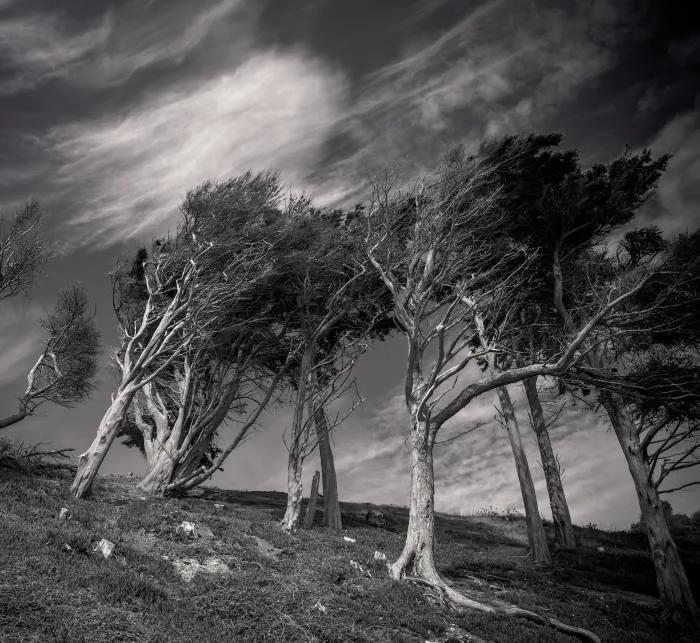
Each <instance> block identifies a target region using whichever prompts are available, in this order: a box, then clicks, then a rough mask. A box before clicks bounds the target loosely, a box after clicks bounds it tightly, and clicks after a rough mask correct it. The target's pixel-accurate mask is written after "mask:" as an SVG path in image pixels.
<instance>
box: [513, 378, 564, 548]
mask: <svg viewBox="0 0 700 643" xmlns="http://www.w3.org/2000/svg"><path fill="white" fill-rule="evenodd" d="M537 379H538V378H537V377H529V378H528V379H526V380H523V387H524V388H525V395H526V397H527V402H528V407H529V418H530V424H531V425H532V429H533V431H534V432H535V435H536V437H537V446H538V447H539V451H540V459H541V460H540V462H541V464H542V470H543V471H544V479H545V482H546V484H547V495H548V496H549V507H550V509H551V511H552V524H553V526H554V542H555V543H556V544H557V545H559V546H560V547H563V548H566V549H575V548H576V536H575V534H574V526H573V523H572V522H571V513H570V512H569V503H568V502H567V500H566V494H565V493H564V484H563V482H562V468H561V466H560V463H559V459H558V458H557V456H556V454H555V453H554V449H553V448H552V442H551V440H550V439H549V427H550V426H551V425H552V424H553V423H554V422H555V421H556V417H557V415H558V413H559V411H560V410H561V407H560V408H559V411H557V412H555V413H554V414H553V417H552V416H549V417H548V416H547V415H545V411H544V408H543V404H542V400H541V398H540V393H539V390H538V387H537Z"/></svg>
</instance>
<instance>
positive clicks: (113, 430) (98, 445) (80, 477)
mask: <svg viewBox="0 0 700 643" xmlns="http://www.w3.org/2000/svg"><path fill="white" fill-rule="evenodd" d="M135 393H136V389H133V388H126V389H121V390H119V391H118V392H117V394H116V396H115V398H114V400H113V401H112V403H111V404H110V405H109V408H108V409H107V412H106V413H105V414H104V416H103V418H102V421H101V422H100V426H99V427H98V429H97V435H96V436H95V439H94V440H93V441H92V444H91V445H90V448H89V449H88V450H87V451H86V452H85V453H83V454H82V455H81V456H80V457H79V458H78V470H77V471H76V474H75V479H74V480H73V485H72V486H71V492H72V493H73V495H74V496H75V497H76V498H86V497H87V496H88V495H89V494H90V491H91V490H92V483H93V482H94V480H95V476H97V472H98V471H99V469H100V466H101V465H102V462H103V461H104V459H105V456H106V455H107V451H109V447H111V446H112V442H114V438H115V437H116V435H117V431H118V430H119V426H120V425H121V423H122V420H123V419H124V416H125V415H126V412H127V410H128V408H129V405H130V404H131V400H132V399H133V397H134V394H135Z"/></svg>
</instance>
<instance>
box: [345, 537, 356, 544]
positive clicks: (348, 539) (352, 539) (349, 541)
mask: <svg viewBox="0 0 700 643" xmlns="http://www.w3.org/2000/svg"><path fill="white" fill-rule="evenodd" d="M343 540H344V541H345V542H346V543H356V542H357V541H356V540H355V539H354V538H350V536H343Z"/></svg>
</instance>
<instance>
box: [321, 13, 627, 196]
mask: <svg viewBox="0 0 700 643" xmlns="http://www.w3.org/2000/svg"><path fill="white" fill-rule="evenodd" d="M590 34H591V18H590V16H589V15H588V14H587V13H586V11H584V10H583V7H582V5H581V4H580V3H572V4H571V5H569V4H567V7H566V8H565V9H560V8H556V7H553V6H552V5H545V4H544V3H538V2H524V3H519V4H518V5H517V6H514V5H511V4H507V3H504V2H500V1H498V0H497V1H495V2H488V3H483V4H481V5H480V6H479V7H478V8H476V9H475V10H473V11H472V12H471V13H468V14H467V15H465V16H464V17H463V18H462V19H461V20H460V21H458V22H457V24H455V25H454V26H453V27H452V28H450V29H449V30H447V31H446V32H445V33H443V34H441V35H439V36H438V37H435V38H431V39H430V40H423V41H421V39H420V38H418V39H413V40H412V44H411V45H410V46H409V47H407V48H406V50H405V51H404V55H403V56H402V57H401V58H400V59H399V60H397V61H395V62H394V63H392V64H390V65H387V66H386V67H384V68H382V69H380V70H378V71H377V72H376V73H374V74H373V75H372V76H371V77H369V78H368V79H367V81H366V82H365V83H364V85H363V86H362V87H361V88H360V89H359V90H358V95H357V97H356V100H355V103H354V105H353V106H352V107H351V108H350V109H349V111H348V114H347V116H346V118H345V119H344V120H343V121H342V123H340V124H339V127H338V132H339V134H338V135H340V134H342V135H343V136H345V137H346V138H348V139H350V140H352V141H354V147H355V151H354V152H353V153H352V154H349V155H346V156H344V157H343V158H339V159H336V160H335V162H334V163H333V164H331V165H330V166H328V165H326V166H324V167H323V168H320V169H319V171H318V175H317V177H316V178H317V181H318V183H319V185H320V186H325V187H326V189H330V191H331V192H332V193H334V194H343V193H344V188H347V187H348V186H349V185H350V184H352V183H354V184H357V182H358V181H360V182H363V179H364V178H365V177H366V175H367V174H368V173H370V174H371V173H374V172H377V171H378V170H380V169H382V168H383V167H384V166H386V165H395V164H397V163H401V164H402V165H403V166H404V167H403V168H402V169H404V170H405V171H406V172H407V173H408V174H411V175H413V177H415V175H416V174H417V173H421V172H423V171H424V170H425V168H426V167H428V166H430V165H431V164H432V163H434V161H435V158H436V156H437V155H438V154H439V153H440V152H442V151H444V149H445V147H446V146H448V145H453V144H454V143H456V142H458V141H459V140H461V141H462V142H464V143H465V144H467V146H470V145H472V144H474V143H476V142H477V141H478V140H480V139H481V138H482V137H483V136H484V135H496V134H501V133H504V132H507V131H513V130H516V129H523V128H524V129H529V128H532V127H536V126H537V125H538V124H540V123H542V122H545V121H546V120H548V119H551V117H552V116H553V115H555V114H556V113H557V111H558V110H559V109H560V108H561V107H562V106H563V105H564V104H566V103H567V102H568V101H571V100H573V99H575V97H576V94H577V91H578V90H579V89H580V88H581V87H583V86H584V85H585V84H586V83H588V82H590V81H591V80H592V79H594V78H595V77H596V76H598V75H599V74H601V73H602V72H603V71H605V70H606V69H608V68H609V66H610V65H611V64H612V62H613V57H612V54H611V52H610V51H609V50H608V49H607V48H606V47H604V46H601V45H600V44H598V43H596V42H595V41H594V40H593V39H592V38H591V35H590ZM455 131H459V139H457V140H455ZM406 159H410V163H409V162H408V161H407V160H406ZM411 180H412V178H411ZM365 185H366V183H365Z"/></svg>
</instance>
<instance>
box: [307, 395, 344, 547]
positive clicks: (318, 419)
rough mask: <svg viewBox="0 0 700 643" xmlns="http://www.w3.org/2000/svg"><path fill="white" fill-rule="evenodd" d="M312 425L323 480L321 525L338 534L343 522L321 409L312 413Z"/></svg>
mask: <svg viewBox="0 0 700 643" xmlns="http://www.w3.org/2000/svg"><path fill="white" fill-rule="evenodd" d="M314 424H315V425H316V434H317V436H318V451H319V455H320V456H321V475H322V478H323V524H324V525H325V526H326V528H327V529H328V531H331V532H334V533H338V534H339V533H340V532H342V531H343V521H342V518H341V515H340V501H339V499H338V479H337V477H336V474H335V462H334V460H333V450H332V449H331V438H330V435H329V431H328V418H327V417H326V412H325V410H324V409H323V407H319V408H317V409H316V411H315V412H314Z"/></svg>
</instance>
